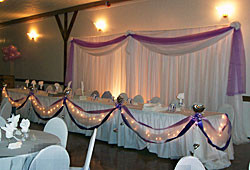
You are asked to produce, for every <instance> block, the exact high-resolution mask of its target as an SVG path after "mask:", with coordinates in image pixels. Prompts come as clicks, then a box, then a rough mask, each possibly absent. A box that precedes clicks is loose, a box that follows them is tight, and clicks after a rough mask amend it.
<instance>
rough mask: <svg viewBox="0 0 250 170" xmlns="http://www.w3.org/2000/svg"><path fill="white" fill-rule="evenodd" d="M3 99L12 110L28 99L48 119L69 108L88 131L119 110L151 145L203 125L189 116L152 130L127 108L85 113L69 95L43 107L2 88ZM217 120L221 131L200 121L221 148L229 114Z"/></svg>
mask: <svg viewBox="0 0 250 170" xmlns="http://www.w3.org/2000/svg"><path fill="white" fill-rule="evenodd" d="M2 96H3V97H5V98H7V99H8V101H9V102H10V104H11V105H12V106H13V107H17V108H18V107H20V106H24V105H25V102H26V101H27V100H28V101H29V102H30V103H31V105H32V108H33V109H34V111H35V112H36V113H37V114H39V115H40V116H43V117H47V118H48V117H49V118H50V117H53V116H54V115H55V114H57V113H58V112H59V111H61V110H62V107H64V106H66V108H67V111H68V113H69V114H70V115H71V116H72V117H73V118H74V119H75V120H77V122H78V123H80V124H81V125H84V127H86V128H89V127H94V126H98V125H100V124H101V123H103V122H104V119H105V118H106V117H107V116H108V119H107V120H105V121H108V120H111V119H113V116H114V114H116V112H117V111H119V110H120V113H121V117H122V119H123V122H124V123H125V124H126V125H127V126H128V127H129V128H130V129H131V130H133V131H134V132H135V133H136V134H138V135H139V136H140V137H141V138H142V139H143V140H145V141H147V142H151V143H164V142H168V141H171V140H173V139H176V138H178V137H181V136H182V135H183V134H185V133H186V131H188V130H189V128H191V127H195V126H198V124H199V122H200V121H197V120H196V119H199V118H197V117H195V116H188V117H186V118H184V119H183V120H181V121H179V122H176V123H175V124H173V125H171V126H168V127H164V128H153V127H151V126H149V125H146V124H144V123H143V122H140V121H138V120H136V119H135V118H134V116H133V114H132V113H131V112H130V110H129V109H128V108H127V107H126V106H125V105H119V107H117V106H116V108H114V109H113V110H112V111H110V109H109V110H102V111H101V110H99V111H98V110H96V111H85V110H84V109H82V108H81V107H80V106H78V105H76V104H75V103H73V102H72V101H71V100H69V99H68V98H67V97H66V96H65V97H63V98H61V99H59V100H57V101H56V102H54V103H53V104H51V105H49V106H44V105H43V104H42V103H41V102H40V101H39V99H38V98H37V97H36V96H35V95H34V94H33V93H30V94H29V95H28V96H27V97H23V98H20V99H17V100H13V99H12V98H11V97H10V96H9V94H8V92H7V90H6V88H3V90H2ZM60 109H61V110H60ZM218 120H219V125H218V128H214V127H213V126H212V125H211V123H210V122H209V121H208V120H207V119H206V118H203V119H202V120H201V122H202V129H201V130H203V131H204V133H205V136H207V137H208V138H209V139H210V140H211V141H212V143H213V144H215V145H217V146H222V145H224V144H225V143H226V141H228V140H230V137H231V124H230V121H229V119H228V116H227V115H226V114H222V115H221V119H218ZM190 122H191V124H190ZM192 122H193V123H192Z"/></svg>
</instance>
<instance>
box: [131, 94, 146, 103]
mask: <svg viewBox="0 0 250 170" xmlns="http://www.w3.org/2000/svg"><path fill="white" fill-rule="evenodd" d="M133 101H134V102H137V103H142V104H143V103H144V100H143V97H142V96H141V95H136V96H135V97H134V99H133Z"/></svg>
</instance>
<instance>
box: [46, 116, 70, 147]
mask: <svg viewBox="0 0 250 170" xmlns="http://www.w3.org/2000/svg"><path fill="white" fill-rule="evenodd" d="M43 131H44V132H47V133H50V134H53V135H56V136H57V137H59V139H60V140H61V145H62V146H63V147H64V148H66V145H67V139H68V128H67V125H66V123H65V122H64V121H63V120H62V119H61V118H58V117H55V118H52V119H50V120H49V121H48V122H47V123H46V125H45V127H44V129H43Z"/></svg>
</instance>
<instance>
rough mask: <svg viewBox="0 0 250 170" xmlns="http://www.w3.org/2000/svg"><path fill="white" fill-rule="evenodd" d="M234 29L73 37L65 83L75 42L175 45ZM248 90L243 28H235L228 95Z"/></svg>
mask: <svg viewBox="0 0 250 170" xmlns="http://www.w3.org/2000/svg"><path fill="white" fill-rule="evenodd" d="M232 29H234V27H231V26H229V27H224V28H220V29H216V30H212V31H207V32H203V33H198V34H192V35H187V36H180V37H174V38H159V37H148V36H143V35H138V34H128V35H123V36H120V37H118V38H115V39H113V40H109V41H105V42H86V41H82V40H79V39H73V40H72V41H71V45H70V54H69V59H68V65H67V70H66V77H65V83H66V84H67V83H68V82H69V81H72V76H73V60H74V44H77V45H79V46H82V47H87V48H99V47H105V46H108V45H113V44H116V43H119V42H121V41H123V40H124V39H126V38H127V37H129V36H131V37H132V38H134V39H136V40H138V41H140V42H144V43H149V44H159V45H173V44H180V45H181V44H183V43H191V42H197V41H201V40H206V39H209V38H213V37H216V36H218V35H221V34H223V33H226V32H228V31H230V30H232ZM245 92H246V63H245V51H244V45H243V38H242V34H241V30H240V29H239V30H235V29H234V33H233V39H232V48H231V56H230V65H229V73H228V85H227V95H229V96H233V95H236V94H243V93H245Z"/></svg>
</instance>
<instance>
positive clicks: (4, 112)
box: [0, 98, 12, 120]
mask: <svg viewBox="0 0 250 170" xmlns="http://www.w3.org/2000/svg"><path fill="white" fill-rule="evenodd" d="M4 100H7V98H6V99H4ZM2 103H5V104H4V105H3V106H2V109H1V112H0V116H2V117H3V118H4V119H5V120H7V119H8V118H9V117H10V115H11V110H12V106H11V104H10V102H9V101H7V102H2Z"/></svg>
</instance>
